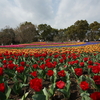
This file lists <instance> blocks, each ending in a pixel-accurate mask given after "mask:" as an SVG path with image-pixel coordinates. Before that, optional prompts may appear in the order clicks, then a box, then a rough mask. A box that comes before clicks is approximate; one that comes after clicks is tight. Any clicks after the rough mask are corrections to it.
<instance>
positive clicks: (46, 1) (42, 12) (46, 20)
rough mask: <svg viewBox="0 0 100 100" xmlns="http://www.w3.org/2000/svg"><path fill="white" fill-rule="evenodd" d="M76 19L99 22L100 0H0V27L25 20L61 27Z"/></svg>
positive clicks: (17, 24) (36, 23)
mask: <svg viewBox="0 0 100 100" xmlns="http://www.w3.org/2000/svg"><path fill="white" fill-rule="evenodd" d="M77 20H87V21H88V23H89V24H90V23H93V22H94V21H97V22H99V23H100V0H0V29H1V28H5V26H10V27H12V28H16V27H17V26H19V24H20V23H23V22H25V21H28V22H32V23H33V24H35V25H39V24H47V25H51V27H53V28H57V29H61V28H62V29H63V28H67V27H69V26H71V25H73V24H74V23H75V22H76V21H77Z"/></svg>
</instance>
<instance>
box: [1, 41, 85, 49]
mask: <svg viewBox="0 0 100 100" xmlns="http://www.w3.org/2000/svg"><path fill="white" fill-rule="evenodd" d="M79 44H85V43H84V42H64V43H47V42H37V43H29V44H19V45H18V44H17V45H13V44H11V45H1V46H0V47H1V48H3V47H7V48H23V47H27V46H28V47H29V46H30V47H44V46H45V47H46V46H71V45H79Z"/></svg>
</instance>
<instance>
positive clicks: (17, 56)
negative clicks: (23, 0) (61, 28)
mask: <svg viewBox="0 0 100 100" xmlns="http://www.w3.org/2000/svg"><path fill="white" fill-rule="evenodd" d="M0 100H100V42H88V43H85V42H70V43H68V42H66V43H45V42H43V43H32V44H19V45H8V46H0Z"/></svg>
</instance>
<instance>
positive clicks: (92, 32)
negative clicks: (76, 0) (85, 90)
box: [0, 20, 100, 45]
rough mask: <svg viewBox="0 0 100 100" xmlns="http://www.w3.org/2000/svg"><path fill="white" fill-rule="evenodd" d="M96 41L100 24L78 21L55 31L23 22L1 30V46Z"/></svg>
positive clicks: (44, 26) (40, 25) (99, 37)
mask: <svg viewBox="0 0 100 100" xmlns="http://www.w3.org/2000/svg"><path fill="white" fill-rule="evenodd" d="M77 40H80V41H87V40H88V41H96V40H100V23H98V22H97V21H94V22H93V23H90V24H89V23H88V22H87V21H86V20H78V21H76V22H75V23H74V24H73V25H71V26H69V27H67V28H64V29H55V28H52V27H51V26H50V25H47V24H39V25H38V26H37V25H34V24H32V23H31V22H27V21H26V22H23V23H21V24H20V25H19V26H17V27H16V28H14V29H13V28H11V27H8V26H7V27H5V28H3V29H1V30H0V45H8V44H20V43H31V42H37V41H52V42H64V41H77Z"/></svg>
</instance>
